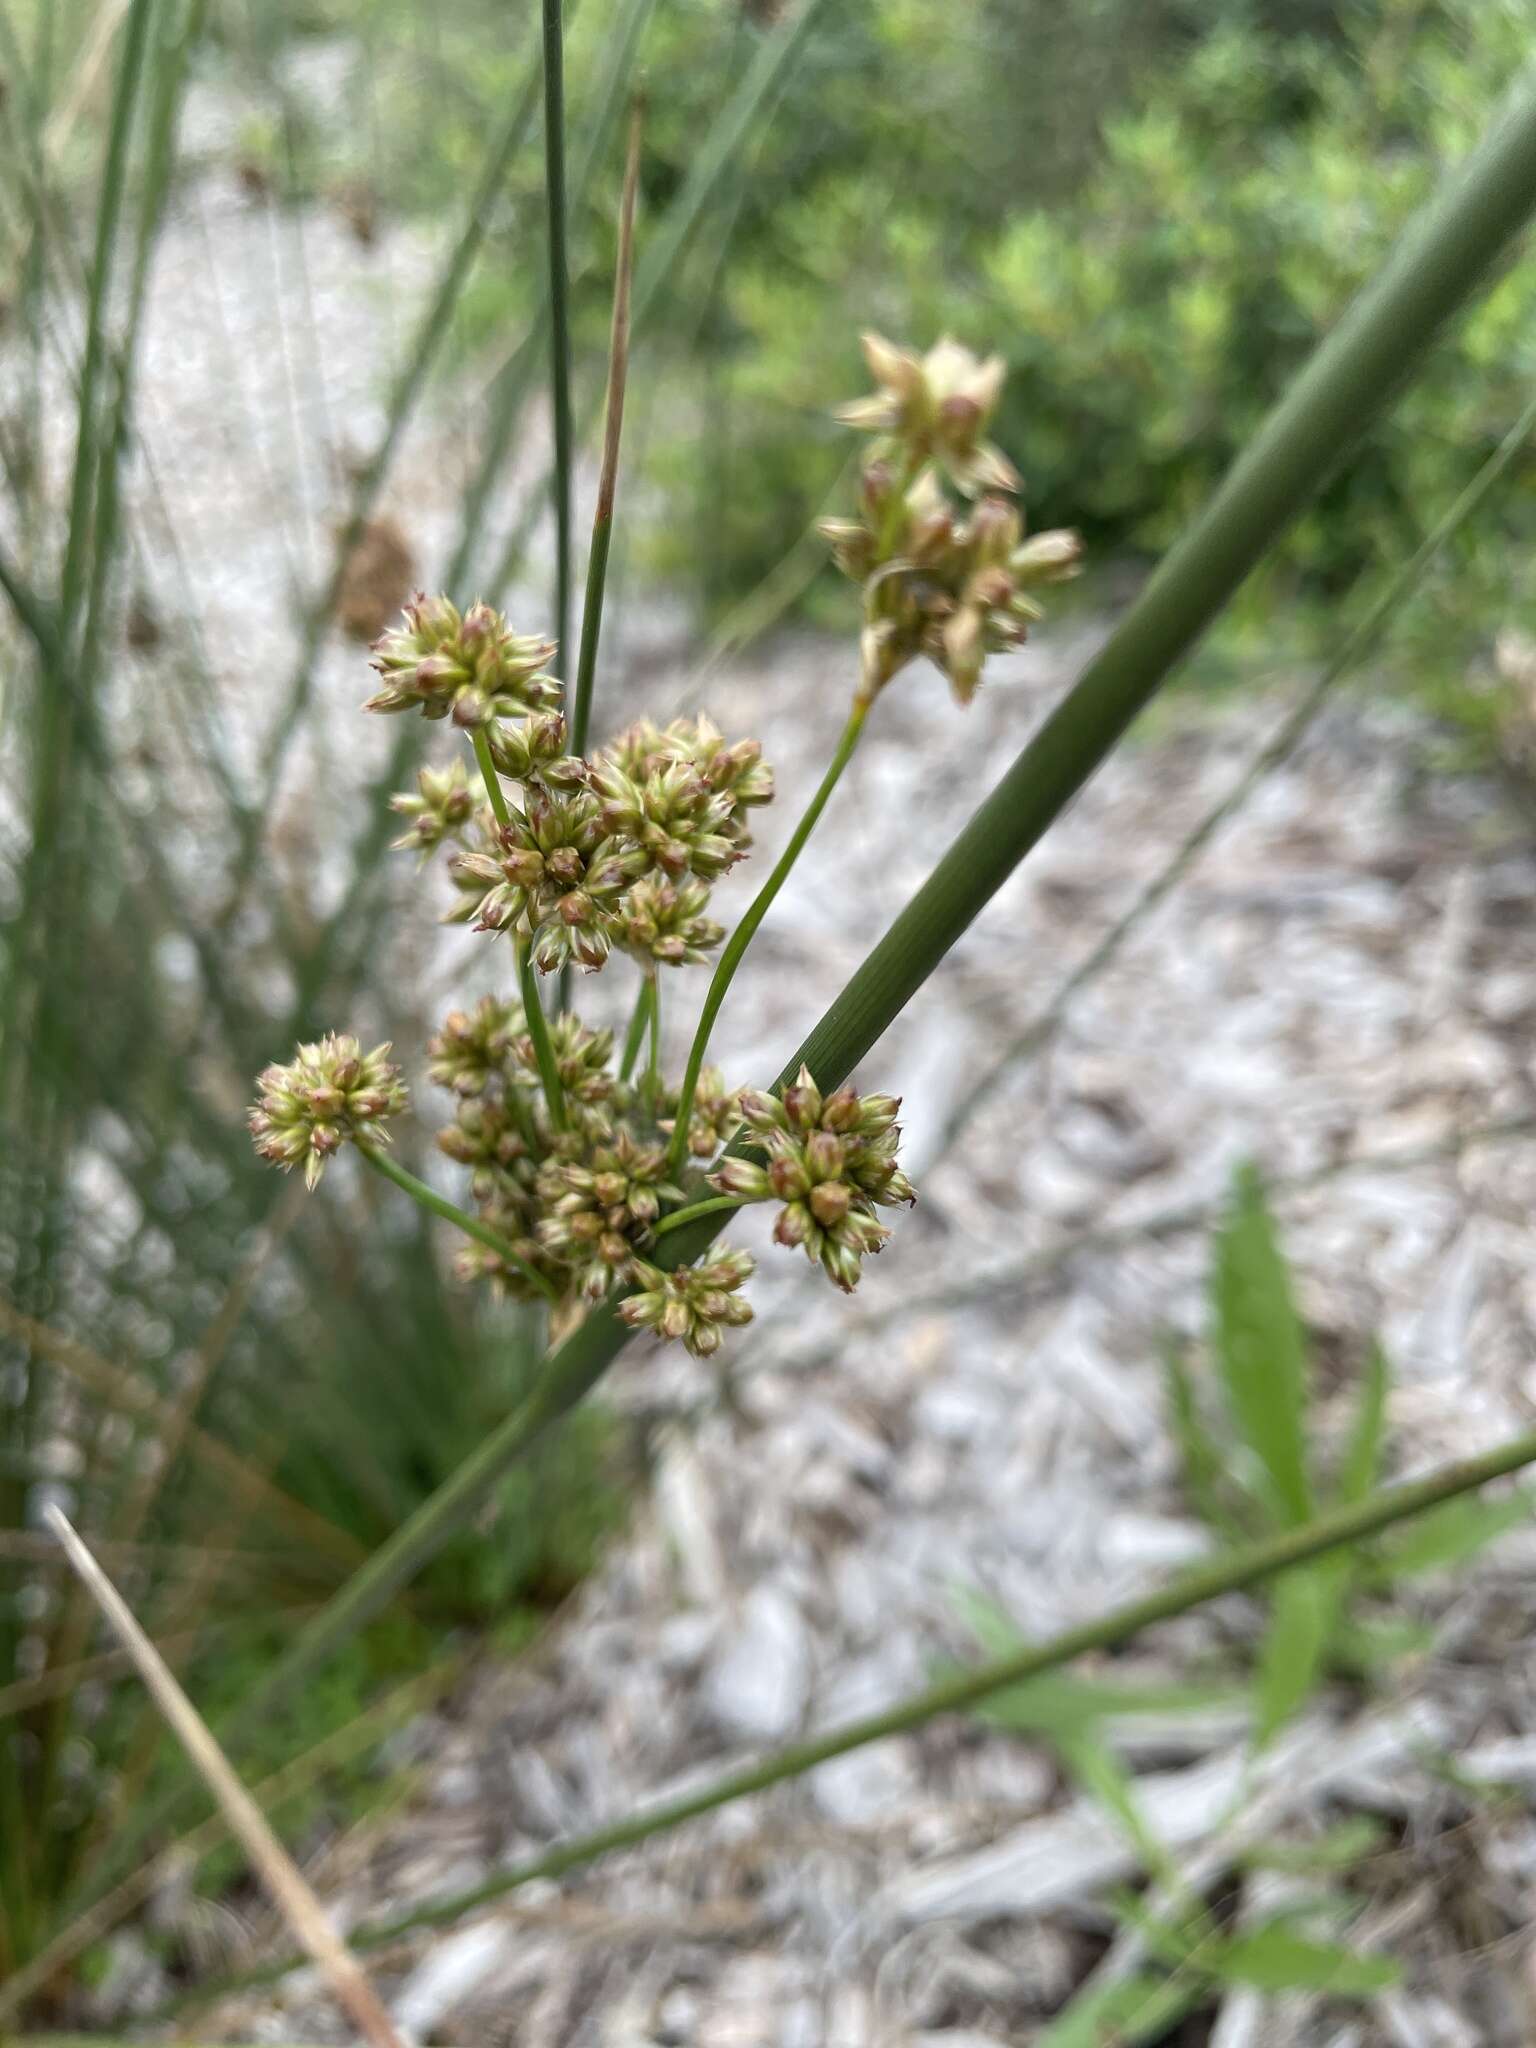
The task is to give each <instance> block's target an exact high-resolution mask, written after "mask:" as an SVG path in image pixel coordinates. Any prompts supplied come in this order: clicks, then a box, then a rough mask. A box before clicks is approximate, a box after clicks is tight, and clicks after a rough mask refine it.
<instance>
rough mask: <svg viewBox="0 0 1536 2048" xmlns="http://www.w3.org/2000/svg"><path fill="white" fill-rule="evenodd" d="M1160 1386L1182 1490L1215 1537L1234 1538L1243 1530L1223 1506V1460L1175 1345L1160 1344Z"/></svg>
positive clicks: (1224, 1462) (1192, 1383) (1224, 1502)
mask: <svg viewBox="0 0 1536 2048" xmlns="http://www.w3.org/2000/svg"><path fill="white" fill-rule="evenodd" d="M1163 1385H1164V1389H1165V1392H1166V1396H1167V1405H1168V1420H1169V1424H1170V1426H1171V1427H1172V1430H1173V1435H1174V1441H1175V1442H1176V1443H1177V1444H1178V1447H1179V1456H1180V1458H1181V1460H1182V1461H1183V1466H1184V1490H1185V1492H1186V1493H1187V1494H1188V1495H1189V1498H1190V1503H1191V1505H1192V1506H1193V1507H1194V1509H1195V1512H1196V1513H1197V1514H1198V1515H1199V1516H1200V1518H1201V1520H1202V1521H1204V1522H1207V1523H1208V1524H1209V1525H1210V1527H1211V1528H1212V1529H1214V1530H1215V1531H1216V1533H1217V1534H1218V1535H1219V1536H1226V1537H1228V1538H1230V1539H1232V1540H1234V1541H1235V1540H1236V1539H1237V1538H1238V1537H1240V1536H1241V1535H1242V1533H1243V1531H1242V1529H1241V1528H1240V1526H1239V1524H1238V1520H1237V1517H1236V1516H1235V1515H1234V1514H1233V1513H1232V1512H1231V1510H1230V1508H1229V1507H1228V1506H1227V1503H1226V1499H1225V1497H1224V1482H1225V1481H1226V1479H1227V1476H1228V1475H1227V1462H1228V1461H1227V1460H1226V1458H1224V1457H1223V1455H1222V1452H1221V1449H1220V1446H1219V1445H1218V1444H1217V1442H1216V1439H1215V1437H1214V1436H1213V1435H1212V1434H1211V1430H1210V1425H1209V1424H1208V1423H1207V1422H1206V1419H1205V1417H1204V1416H1203V1415H1202V1414H1201V1412H1200V1403H1199V1400H1198V1398H1197V1397H1196V1394H1195V1382H1194V1377H1193V1375H1192V1374H1191V1372H1190V1370H1189V1366H1188V1364H1187V1363H1186V1362H1185V1359H1184V1355H1183V1353H1182V1352H1181V1351H1180V1350H1179V1349H1178V1348H1177V1346H1176V1345H1174V1344H1172V1343H1169V1344H1166V1345H1165V1346H1164V1347H1163Z"/></svg>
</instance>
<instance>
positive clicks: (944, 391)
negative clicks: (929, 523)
mask: <svg viewBox="0 0 1536 2048" xmlns="http://www.w3.org/2000/svg"><path fill="white" fill-rule="evenodd" d="M863 342H864V358H865V361H866V362H867V363H868V364H869V369H870V375H871V376H872V377H873V378H874V380H875V383H876V385H877V386H878V387H879V388H878V389H877V390H876V392H875V393H874V395H873V396H872V397H870V398H860V399H856V400H854V402H853V403H852V404H851V405H844V406H840V407H839V408H838V412H837V417H838V418H839V419H840V420H841V421H842V422H843V424H844V425H845V426H850V427H858V428H860V429H862V430H863V431H865V432H868V433H874V434H879V435H881V436H882V437H884V438H883V442H882V446H881V452H882V453H883V452H884V448H885V445H886V444H889V445H890V446H891V447H892V448H893V449H894V450H896V451H898V452H899V454H900V456H901V457H902V459H903V461H904V463H905V465H906V467H907V468H908V469H909V470H910V469H912V468H915V467H917V466H918V465H920V464H922V463H927V462H934V463H937V464H938V466H939V467H940V468H941V469H942V470H943V471H944V473H945V474H946V475H947V476H948V477H949V478H950V480H951V482H952V483H953V484H954V485H955V487H956V489H957V490H960V491H963V492H964V493H965V494H966V496H967V497H974V496H975V495H976V494H977V493H978V492H979V491H1016V490H1017V489H1018V487H1019V479H1018V474H1017V472H1016V471H1015V469H1014V467H1013V464H1012V463H1011V462H1009V460H1008V458H1007V457H1006V456H1005V455H1004V454H1003V453H1002V451H1001V450H1000V449H998V448H994V447H993V446H992V444H991V442H989V441H987V440H985V439H984V438H983V436H984V435H985V433H986V430H987V428H988V426H989V425H990V424H991V420H992V415H993V413H994V412H996V410H997V401H998V399H999V398H1000V397H1001V395H1002V389H1003V379H1004V377H1005V375H1006V374H1007V366H1006V365H1005V363H1004V362H1003V359H1002V357H1001V356H988V357H987V358H986V359H985V360H982V359H981V358H980V357H978V356H974V355H972V353H971V351H970V350H969V349H968V348H962V347H961V345H960V343H959V342H957V341H951V340H949V339H948V338H947V337H946V338H945V339H944V340H942V341H940V342H939V343H938V344H937V346H935V347H934V348H931V349H929V351H928V353H927V354H926V355H925V356H918V355H916V354H915V353H914V352H913V351H912V350H910V349H903V348H897V347H895V346H894V345H893V344H892V343H891V342H888V341H884V340H882V339H881V337H880V336H879V335H878V334H866V335H865V336H864V337H863Z"/></svg>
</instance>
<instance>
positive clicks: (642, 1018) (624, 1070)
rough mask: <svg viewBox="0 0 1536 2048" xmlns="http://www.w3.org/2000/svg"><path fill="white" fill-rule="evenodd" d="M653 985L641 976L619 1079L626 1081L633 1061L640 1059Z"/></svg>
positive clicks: (631, 1069) (633, 1067)
mask: <svg viewBox="0 0 1536 2048" xmlns="http://www.w3.org/2000/svg"><path fill="white" fill-rule="evenodd" d="M654 986H655V984H654V982H653V981H652V979H651V977H650V975H648V974H646V975H642V976H641V980H640V993H639V994H638V995H637V996H636V997H635V1008H634V1014H633V1015H632V1016H631V1018H630V1020H629V1031H628V1033H627V1035H626V1037H625V1039H624V1056H623V1058H622V1059H621V1060H620V1061H619V1079H620V1080H621V1081H627V1080H628V1079H629V1077H630V1075H631V1074H632V1073H633V1072H634V1071H635V1061H636V1060H637V1059H639V1057H640V1048H641V1046H642V1045H643V1044H644V1043H645V1027H646V1025H647V1023H648V1022H649V1021H650V1015H651V992H652V989H653V988H654Z"/></svg>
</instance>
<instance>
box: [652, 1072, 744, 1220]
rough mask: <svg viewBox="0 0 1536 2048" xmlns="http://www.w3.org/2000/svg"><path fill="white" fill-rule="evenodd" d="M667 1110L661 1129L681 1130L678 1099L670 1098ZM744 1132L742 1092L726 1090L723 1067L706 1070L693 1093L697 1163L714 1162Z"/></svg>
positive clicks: (692, 1140) (692, 1141)
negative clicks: (734, 1138) (715, 1157)
mask: <svg viewBox="0 0 1536 2048" xmlns="http://www.w3.org/2000/svg"><path fill="white" fill-rule="evenodd" d="M667 1107H668V1110H669V1112H670V1113H669V1114H668V1115H667V1116H665V1117H663V1118H662V1120H661V1128H662V1130H664V1131H667V1132H671V1131H674V1130H675V1129H676V1128H677V1098H676V1096H675V1095H674V1096H671V1097H670V1098H669V1101H668V1105H667ZM740 1129H741V1090H740V1089H739V1088H727V1087H726V1085H725V1075H724V1074H723V1073H722V1071H721V1070H720V1068H719V1067H705V1068H703V1069H702V1071H701V1072H700V1074H699V1081H698V1086H697V1087H696V1088H695V1089H694V1092H693V1113H692V1115H691V1116H690V1117H689V1119H688V1150H689V1152H690V1153H691V1154H692V1155H693V1157H694V1158H695V1159H713V1158H714V1156H715V1154H716V1153H717V1152H719V1151H720V1150H721V1148H722V1147H723V1146H726V1145H728V1144H729V1143H730V1142H731V1140H732V1138H733V1137H735V1135H736V1133H737V1131H739V1130H740ZM725 1164H726V1165H727V1166H734V1165H737V1164H745V1161H736V1160H727V1161H726V1162H725ZM730 1192H731V1193H735V1192H737V1191H736V1190H735V1189H731V1190H730Z"/></svg>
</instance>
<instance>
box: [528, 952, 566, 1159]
mask: <svg viewBox="0 0 1536 2048" xmlns="http://www.w3.org/2000/svg"><path fill="white" fill-rule="evenodd" d="M517 983H518V987H519V989H520V990H521V992H522V998H523V1015H524V1018H525V1019H526V1021H527V1024H528V1036H529V1037H530V1038H531V1039H532V1040H533V1057H534V1060H535V1062H536V1063H537V1065H538V1069H539V1079H540V1081H541V1082H542V1083H543V1084H544V1100H545V1102H546V1103H547V1104H548V1105H549V1114H550V1120H551V1122H552V1123H553V1124H554V1127H555V1129H556V1130H557V1131H563V1130H564V1129H565V1122H566V1118H565V1086H564V1083H563V1082H562V1081H561V1079H560V1068H559V1065H558V1064H557V1062H556V1060H555V1048H554V1046H553V1045H552V1044H551V1042H550V1036H549V1023H548V1020H547V1019H546V1017H545V1015H544V1004H543V1002H542V1000H541V998H540V996H539V984H538V980H537V977H536V976H535V974H534V968H533V955H532V952H531V950H530V948H529V945H528V942H527V940H526V939H519V940H518V942H517Z"/></svg>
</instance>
